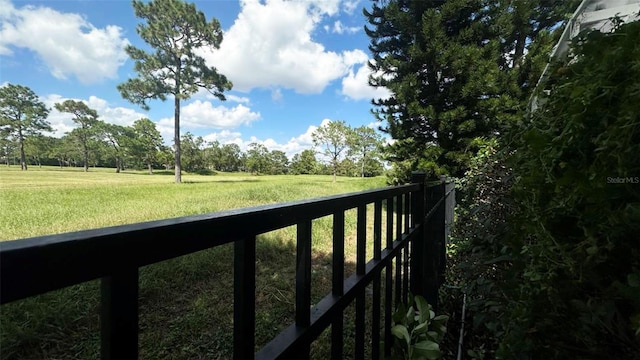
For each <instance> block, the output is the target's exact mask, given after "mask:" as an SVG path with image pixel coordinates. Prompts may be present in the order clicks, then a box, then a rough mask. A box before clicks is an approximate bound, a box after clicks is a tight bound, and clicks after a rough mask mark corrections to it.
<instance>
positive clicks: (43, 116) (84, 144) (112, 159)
mask: <svg viewBox="0 0 640 360" xmlns="http://www.w3.org/2000/svg"><path fill="white" fill-rule="evenodd" d="M54 108H55V109H56V110H58V111H59V112H62V113H67V114H69V116H70V117H71V119H72V120H73V122H74V123H75V124H76V127H75V128H74V129H73V130H71V131H69V132H67V133H66V134H65V135H64V136H62V137H61V138H56V137H52V136H47V135H44V134H43V133H44V132H50V131H52V128H51V126H50V124H49V122H48V121H47V116H48V115H49V112H50V109H48V108H47V107H46V106H45V104H44V103H43V102H42V101H40V100H39V98H38V96H37V95H36V94H35V93H34V92H33V91H32V90H31V89H30V88H28V87H26V86H22V85H14V84H7V85H6V86H4V87H2V88H0V114H1V119H0V134H1V135H2V136H1V138H0V158H2V160H3V162H4V163H5V164H6V165H10V164H12V163H14V164H20V166H21V168H22V169H23V170H27V168H28V166H29V165H39V166H41V165H43V164H44V165H57V166H61V167H63V166H82V167H84V170H85V171H88V170H89V167H114V168H115V171H116V172H120V171H122V170H124V169H125V168H134V169H147V170H148V172H149V173H150V174H151V173H153V169H159V168H160V169H166V170H168V169H170V168H172V167H174V165H175V152H174V149H172V148H171V147H169V146H166V145H165V144H164V141H163V138H162V136H161V134H160V132H159V131H158V129H157V128H156V124H155V123H154V122H153V121H151V120H149V119H147V118H142V119H138V120H136V121H134V123H133V124H132V125H131V126H122V125H117V124H111V123H108V122H105V121H103V120H101V119H100V118H99V116H98V113H97V111H96V110H94V109H92V108H90V107H89V106H87V104H85V103H84V102H82V101H76V100H65V101H63V102H60V103H56V104H54ZM313 138H314V140H315V143H316V145H317V146H319V147H321V148H322V149H323V151H322V152H321V154H319V155H320V157H321V159H318V157H317V156H316V155H317V154H316V152H315V151H314V150H313V149H307V150H304V151H302V152H301V153H299V154H295V155H294V156H293V157H292V158H291V159H289V158H288V157H287V155H286V153H285V152H284V151H281V150H271V151H270V150H268V149H267V148H266V147H265V146H264V145H262V144H259V143H252V144H249V147H248V149H247V150H246V151H242V150H241V148H240V146H239V145H238V144H235V143H230V144H221V143H220V142H218V141H212V142H207V141H206V140H204V139H203V138H202V137H201V136H195V135H194V134H192V133H190V132H187V133H185V134H183V135H182V136H181V137H180V142H181V145H182V146H181V147H182V153H181V162H182V167H183V168H184V170H186V171H189V172H199V173H211V172H213V171H224V172H238V171H245V172H251V173H254V174H272V175H279V174H327V175H328V174H333V175H342V176H363V177H364V176H376V175H380V174H381V173H382V171H383V166H382V163H381V161H380V151H381V148H382V144H383V142H382V137H381V135H380V134H379V133H377V132H376V131H375V130H374V129H371V128H368V127H365V126H362V127H358V128H355V129H353V128H351V127H350V126H349V125H347V124H346V123H345V122H344V121H337V122H331V123H329V124H326V125H323V126H321V127H319V128H318V129H317V130H316V131H315V132H314V133H313ZM336 149H339V151H337V150H336ZM329 150H331V151H329ZM325 159H326V161H324V160H325Z"/></svg>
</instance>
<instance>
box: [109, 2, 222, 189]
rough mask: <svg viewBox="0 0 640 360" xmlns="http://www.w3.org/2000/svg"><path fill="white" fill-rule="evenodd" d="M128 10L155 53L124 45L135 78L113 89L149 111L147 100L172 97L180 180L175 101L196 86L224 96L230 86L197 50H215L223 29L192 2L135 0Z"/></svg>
mask: <svg viewBox="0 0 640 360" xmlns="http://www.w3.org/2000/svg"><path fill="white" fill-rule="evenodd" d="M133 8H134V11H135V15H136V16H137V17H138V18H141V19H143V20H145V21H146V23H142V24H138V27H137V29H136V30H137V32H138V35H140V37H141V38H142V40H144V41H145V42H146V43H147V44H149V46H151V47H152V48H153V49H154V50H155V51H154V52H153V53H148V52H146V51H144V50H142V49H139V48H136V47H134V46H133V45H129V46H127V47H126V49H125V50H126V52H127V54H129V56H130V57H131V58H132V59H133V60H135V65H134V69H135V71H136V72H137V73H138V75H139V77H138V78H134V79H129V80H128V81H127V82H125V83H123V84H120V85H118V90H119V91H120V93H121V94H122V96H123V97H124V98H125V99H127V100H129V101H131V102H133V103H135V104H139V105H141V106H142V108H144V109H149V106H148V105H147V100H149V99H160V100H162V101H164V100H166V99H167V96H169V95H172V96H173V98H174V132H175V133H174V138H173V140H174V150H175V181H176V182H177V183H179V182H181V181H182V177H181V169H182V163H181V161H180V159H181V158H180V156H181V147H180V101H181V100H186V99H189V98H190V97H191V95H193V94H195V93H196V92H197V91H198V90H199V89H200V88H204V89H206V90H207V91H209V92H210V93H211V94H213V95H214V96H216V97H217V98H219V99H220V100H225V97H224V95H223V94H222V92H223V91H224V90H230V89H231V86H232V84H231V82H229V81H228V80H227V78H226V77H225V76H224V75H221V74H219V73H218V72H217V71H216V69H215V68H213V67H208V66H207V65H206V64H205V60H204V58H203V57H201V56H199V55H197V53H196V50H198V49H201V48H208V49H218V48H219V47H220V43H221V42H222V30H221V29H220V23H219V22H218V20H216V19H215V18H214V19H211V20H210V21H209V22H207V20H206V17H205V15H204V13H203V12H201V11H198V10H197V9H196V7H195V5H194V4H190V3H187V2H184V1H181V0H152V1H149V2H144V1H139V0H134V1H133Z"/></svg>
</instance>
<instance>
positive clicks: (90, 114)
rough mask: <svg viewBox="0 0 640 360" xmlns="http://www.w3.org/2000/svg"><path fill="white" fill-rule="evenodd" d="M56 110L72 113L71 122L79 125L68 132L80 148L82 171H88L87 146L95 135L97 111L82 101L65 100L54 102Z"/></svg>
mask: <svg viewBox="0 0 640 360" xmlns="http://www.w3.org/2000/svg"><path fill="white" fill-rule="evenodd" d="M54 106H55V108H56V110H58V111H60V112H64V113H70V114H72V115H73V118H72V120H73V122H74V123H76V124H77V125H79V127H77V128H75V129H73V130H72V131H71V132H70V133H69V134H70V135H71V136H72V137H73V138H75V139H76V140H77V141H78V143H79V145H80V146H81V148H82V159H83V162H84V171H89V150H90V149H89V148H90V146H91V145H90V142H91V140H92V139H93V138H95V137H96V135H97V132H96V128H95V126H96V124H98V112H97V111H95V110H94V109H92V108H90V107H89V106H88V105H87V104H85V103H83V102H82V101H75V100H65V101H64V102H61V103H56V104H55V105H54Z"/></svg>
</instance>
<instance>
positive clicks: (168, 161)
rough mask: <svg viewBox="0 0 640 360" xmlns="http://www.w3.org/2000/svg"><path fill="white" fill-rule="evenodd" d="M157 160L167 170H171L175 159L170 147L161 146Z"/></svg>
mask: <svg viewBox="0 0 640 360" xmlns="http://www.w3.org/2000/svg"><path fill="white" fill-rule="evenodd" d="M156 158H157V159H158V161H160V163H161V164H162V166H164V168H165V170H169V169H171V168H172V167H173V161H174V160H175V157H174V156H173V151H172V150H171V148H170V147H168V146H166V145H162V146H160V149H159V150H158V152H157V155H156Z"/></svg>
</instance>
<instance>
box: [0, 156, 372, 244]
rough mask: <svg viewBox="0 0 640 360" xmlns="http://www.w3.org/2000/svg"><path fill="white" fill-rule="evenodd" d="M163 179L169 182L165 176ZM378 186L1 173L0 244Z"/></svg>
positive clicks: (243, 177)
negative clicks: (14, 240)
mask: <svg viewBox="0 0 640 360" xmlns="http://www.w3.org/2000/svg"><path fill="white" fill-rule="evenodd" d="M167 174H168V175H167ZM380 186H384V179H383V178H380V177H378V178H367V179H360V178H338V181H337V182H335V183H334V182H333V181H332V178H331V177H330V176H314V175H298V176H253V175H248V174H240V173H238V174H225V173H220V174H217V175H209V176H202V175H191V174H185V175H183V184H175V183H173V176H172V173H167V172H162V173H161V174H154V175H148V174H147V173H145V172H135V171H127V172H124V173H120V174H116V173H115V172H114V171H113V169H100V168H98V169H90V171H89V172H88V173H85V172H83V171H82V169H80V168H62V169H61V168H56V167H43V168H36V167H31V168H30V169H29V170H28V171H20V169H19V168H18V167H0V201H1V205H2V206H0V218H1V219H2V222H1V223H0V241H2V240H13V239H19V238H25V237H32V236H39V235H48V234H56V233H62V232H68V231H75V230H84V229H92V228H99V227H105V226H111V225H121V224H128V223H135V222H140V221H148V220H157V219H166V218H172V217H179V216H186V215H193V214H203V213H208V212H214V211H220V210H226V209H234V208H242V207H248V206H254V205H260V204H270V203H277V202H282V201H290V200H298V199H306V198H312V197H318V196H325V195H331V194H337V193H344V192H352V191H360V190H362V189H367V188H375V187H380Z"/></svg>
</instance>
